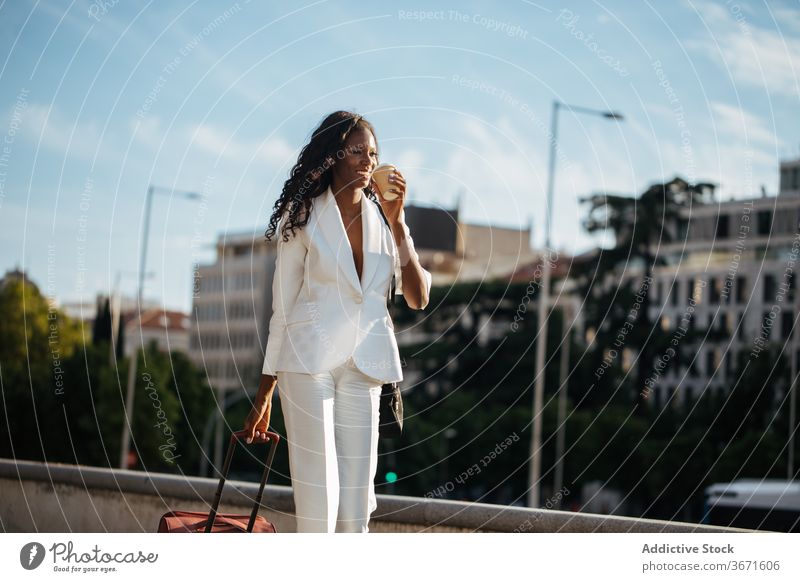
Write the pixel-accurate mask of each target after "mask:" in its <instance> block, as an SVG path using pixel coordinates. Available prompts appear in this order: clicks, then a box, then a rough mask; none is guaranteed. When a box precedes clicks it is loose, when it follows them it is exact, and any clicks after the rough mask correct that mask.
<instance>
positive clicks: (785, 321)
mask: <svg viewBox="0 0 800 582" xmlns="http://www.w3.org/2000/svg"><path fill="white" fill-rule="evenodd" d="M793 327H794V313H792V312H791V311H784V312H783V313H781V335H782V337H783V339H785V340H788V339H789V338H790V337H792V331H793Z"/></svg>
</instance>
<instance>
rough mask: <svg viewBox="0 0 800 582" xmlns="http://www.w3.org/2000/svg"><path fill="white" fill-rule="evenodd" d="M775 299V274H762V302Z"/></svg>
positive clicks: (769, 301)
mask: <svg viewBox="0 0 800 582" xmlns="http://www.w3.org/2000/svg"><path fill="white" fill-rule="evenodd" d="M772 301H775V275H764V303H771V302H772Z"/></svg>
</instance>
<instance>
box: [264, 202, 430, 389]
mask: <svg viewBox="0 0 800 582" xmlns="http://www.w3.org/2000/svg"><path fill="white" fill-rule="evenodd" d="M361 216H362V234H363V241H364V261H363V268H362V271H363V273H362V280H361V281H359V279H358V274H357V272H356V267H355V263H354V261H353V252H352V249H351V247H350V241H349V239H348V238H347V233H346V232H345V230H344V222H343V221H342V216H341V213H340V212H339V207H338V206H337V204H336V199H335V198H334V195H333V192H332V191H331V189H330V187H329V188H328V189H327V191H326V192H325V193H324V194H322V195H321V196H319V197H317V198H316V199H315V200H314V205H313V208H312V210H311V214H310V216H309V219H308V223H307V224H306V225H305V226H304V227H303V228H301V229H296V230H295V232H294V234H292V233H291V232H290V233H289V240H288V241H287V242H283V239H282V236H281V233H280V226H281V224H282V223H283V221H281V224H279V225H278V231H277V240H278V254H277V260H276V267H275V278H274V280H273V286H272V289H273V296H272V319H271V320H270V323H269V336H268V339H267V349H266V355H265V357H264V366H263V370H262V373H263V374H270V375H277V372H278V371H286V372H305V373H309V374H315V373H318V372H324V371H328V370H331V369H333V368H335V367H336V366H339V365H341V364H342V363H344V362H345V361H347V359H348V357H351V356H352V358H353V360H354V361H355V363H356V365H357V366H358V368H359V369H360V370H361V371H362V372H364V373H365V374H367V375H369V376H372V377H373V378H377V379H379V380H382V381H384V382H399V381H401V380H402V379H403V372H402V369H401V367H400V355H399V352H398V349H397V341H396V340H395V336H394V325H393V323H392V321H391V318H390V317H389V313H388V310H387V307H386V295H387V292H388V290H389V285H390V283H391V279H392V265H394V272H395V277H396V283H395V285H396V290H395V292H396V293H398V294H402V293H403V285H402V275H401V272H400V269H401V265H400V256H399V253H398V251H397V246H396V244H395V241H394V237H393V235H392V233H391V231H390V230H389V228H388V226H386V223H385V222H384V221H383V218H382V217H381V215H380V210H379V209H378V208H377V207H376V206H375V203H374V202H372V201H371V200H368V199H367V197H366V195H362V197H361ZM284 219H285V216H284ZM406 239H407V241H408V243H409V247H410V248H409V250H410V252H411V253H412V254H415V251H414V246H413V241H412V240H411V236H410V233H409V232H408V227H406ZM424 274H425V279H426V283H427V288H428V291H429V292H430V288H431V274H430V273H429V272H428V271H424Z"/></svg>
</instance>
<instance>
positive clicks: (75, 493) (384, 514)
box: [0, 459, 751, 533]
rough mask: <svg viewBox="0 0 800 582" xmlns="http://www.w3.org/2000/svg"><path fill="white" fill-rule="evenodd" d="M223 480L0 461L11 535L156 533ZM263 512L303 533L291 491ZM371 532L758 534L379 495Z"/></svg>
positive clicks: (241, 490) (275, 490) (246, 494)
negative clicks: (169, 515)
mask: <svg viewBox="0 0 800 582" xmlns="http://www.w3.org/2000/svg"><path fill="white" fill-rule="evenodd" d="M218 484H219V480H218V479H211V478H204V477H182V476H176V475H168V474H163V473H144V472H141V471H127V470H122V469H104V468H99V467H88V466H81V465H67V464H61V463H41V462H34V461H14V460H12V459H0V523H1V524H2V526H3V528H4V529H5V531H7V532H11V531H16V532H24V531H36V532H154V531H156V528H157V526H158V520H159V518H160V517H161V515H162V514H163V513H165V512H167V511H169V510H171V509H185V510H190V511H208V510H209V508H210V505H211V503H212V502H213V500H214V494H215V493H216V490H217V486H218ZM257 493H258V484H257V483H250V482H243V481H227V482H226V484H225V488H224V489H223V495H222V500H221V502H220V511H221V512H224V513H242V514H249V512H250V509H251V508H252V505H253V501H254V499H255V496H256V494H257ZM261 507H262V509H261V515H263V516H264V517H265V518H266V519H268V520H269V521H271V522H272V523H274V524H275V527H276V528H277V529H278V531H279V532H293V531H295V523H294V499H293V497H292V489H291V488H290V487H284V486H277V485H267V486H266V487H265V488H264V496H263V498H262V502H261ZM370 531H371V532H513V531H521V532H539V533H553V532H565V533H581V532H606V533H608V532H614V533H625V532H632V533H648V532H653V533H665V532H671V533H678V532H680V533H686V532H697V533H713V532H749V531H751V530H744V529H736V528H724V527H712V526H704V525H698V524H692V523H683V522H668V521H658V520H649V519H636V518H629V517H619V516H609V515H596V514H587V513H574V512H569V511H554V510H546V509H530V508H523V507H508V506H503V505H491V504H487V503H467V502H462V501H448V500H441V499H428V498H424V497H423V498H420V497H404V496H396V495H378V509H377V510H376V511H375V512H374V513H373V514H372V519H371V520H370Z"/></svg>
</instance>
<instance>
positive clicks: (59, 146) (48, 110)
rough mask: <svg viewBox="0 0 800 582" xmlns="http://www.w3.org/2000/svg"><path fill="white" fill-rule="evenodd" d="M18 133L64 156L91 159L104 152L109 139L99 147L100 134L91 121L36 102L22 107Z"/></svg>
mask: <svg viewBox="0 0 800 582" xmlns="http://www.w3.org/2000/svg"><path fill="white" fill-rule="evenodd" d="M20 135H22V136H23V137H24V138H26V139H27V140H29V141H31V142H32V143H34V144H37V145H38V146H44V147H46V148H48V149H51V150H54V151H57V152H61V153H63V154H64V155H65V156H71V155H75V156H78V157H81V158H92V157H94V156H95V155H96V154H99V153H103V152H105V153H108V152H107V150H108V148H109V147H110V146H109V143H108V141H109V140H106V142H107V143H104V144H103V145H102V147H100V143H101V141H102V140H103V135H102V134H101V133H100V129H99V127H98V125H97V124H96V123H95V122H93V121H88V122H78V121H71V120H67V119H65V118H64V116H63V115H62V114H61V113H60V112H59V111H58V109H56V108H55V106H52V105H51V106H47V105H42V104H39V103H30V104H28V106H27V108H26V109H25V112H24V113H23V119H22V123H21V130H20Z"/></svg>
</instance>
